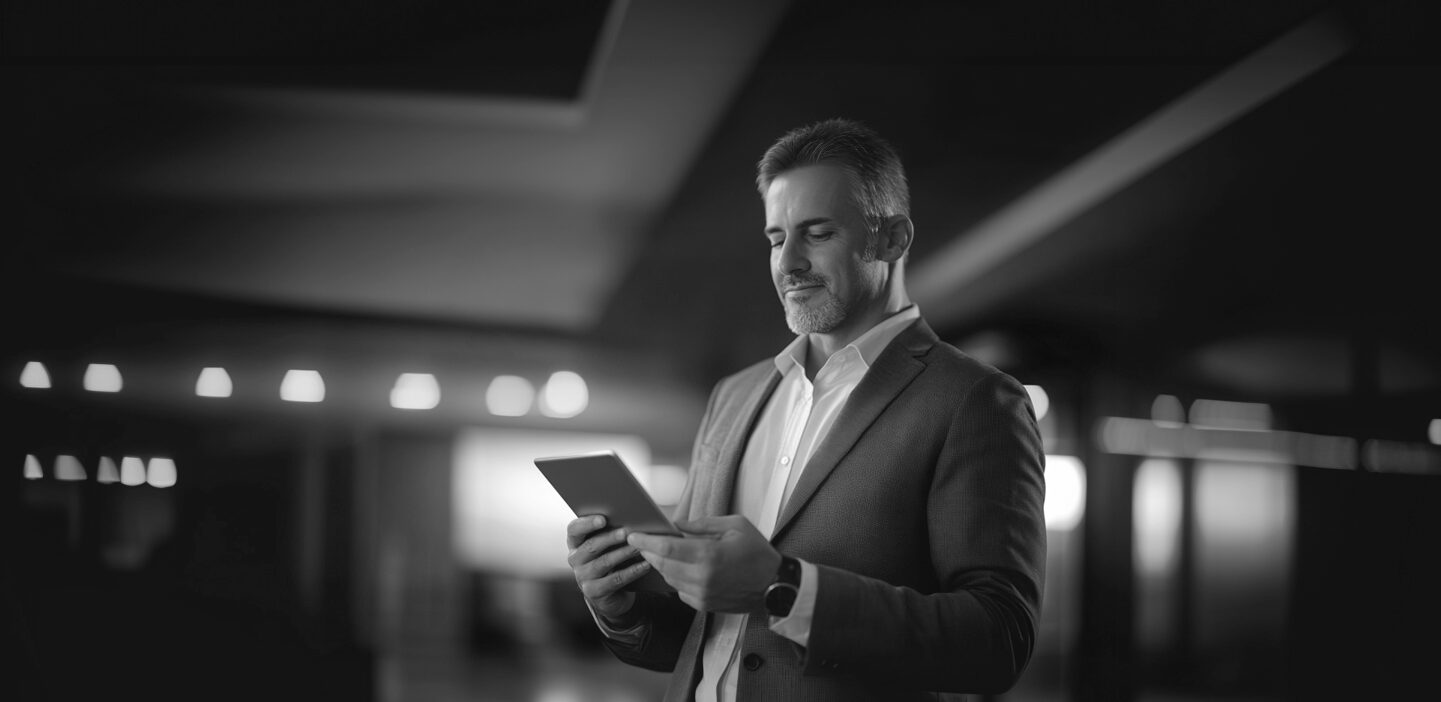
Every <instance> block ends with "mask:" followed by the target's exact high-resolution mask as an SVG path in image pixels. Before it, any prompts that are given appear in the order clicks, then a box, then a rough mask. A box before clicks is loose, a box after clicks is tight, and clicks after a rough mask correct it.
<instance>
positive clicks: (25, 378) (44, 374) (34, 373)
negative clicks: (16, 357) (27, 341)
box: [20, 361, 50, 388]
mask: <svg viewBox="0 0 1441 702" xmlns="http://www.w3.org/2000/svg"><path fill="white" fill-rule="evenodd" d="M20 385H21V387H27V388H48V387H50V372H49V371H47V370H45V364H44V363H41V362H39V361H31V362H29V363H26V364H25V370H22V371H20Z"/></svg>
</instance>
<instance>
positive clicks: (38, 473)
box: [25, 453, 45, 480]
mask: <svg viewBox="0 0 1441 702" xmlns="http://www.w3.org/2000/svg"><path fill="white" fill-rule="evenodd" d="M25 477H26V478H27V479H30V480H39V479H41V478H43V477H45V471H44V470H41V468H40V459H38V458H36V457H35V454H33V453H27V454H25Z"/></svg>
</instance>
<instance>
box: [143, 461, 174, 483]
mask: <svg viewBox="0 0 1441 702" xmlns="http://www.w3.org/2000/svg"><path fill="white" fill-rule="evenodd" d="M175 478H176V475H175V460H174V459H171V458H152V459H150V465H149V466H147V467H146V468H145V482H147V483H150V484H151V485H152V486H154V487H158V488H168V487H170V486H171V485H174V484H175Z"/></svg>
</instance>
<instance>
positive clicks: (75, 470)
mask: <svg viewBox="0 0 1441 702" xmlns="http://www.w3.org/2000/svg"><path fill="white" fill-rule="evenodd" d="M85 477H86V475H85V466H83V465H80V459H78V458H76V457H74V456H70V455H66V454H61V455H59V456H56V457H55V479H56V480H84V479H85Z"/></svg>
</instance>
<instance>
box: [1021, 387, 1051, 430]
mask: <svg viewBox="0 0 1441 702" xmlns="http://www.w3.org/2000/svg"><path fill="white" fill-rule="evenodd" d="M1026 394H1027V395H1030V396H1031V406H1032V407H1033V408H1035V410H1036V421H1038V422H1039V421H1041V419H1043V418H1045V416H1046V413H1047V412H1049V411H1051V396H1050V395H1047V394H1046V389H1045V388H1043V387H1041V386H1039V385H1027V386H1026Z"/></svg>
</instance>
